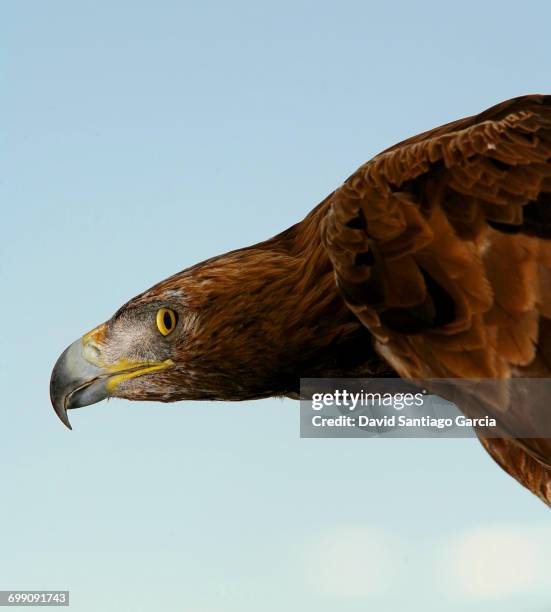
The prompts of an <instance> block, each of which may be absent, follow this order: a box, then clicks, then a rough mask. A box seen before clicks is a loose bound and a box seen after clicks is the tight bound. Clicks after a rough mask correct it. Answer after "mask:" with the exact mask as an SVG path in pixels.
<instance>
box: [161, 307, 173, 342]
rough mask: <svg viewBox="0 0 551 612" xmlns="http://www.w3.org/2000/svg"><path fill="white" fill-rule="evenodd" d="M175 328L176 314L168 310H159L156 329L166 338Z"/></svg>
mask: <svg viewBox="0 0 551 612" xmlns="http://www.w3.org/2000/svg"><path fill="white" fill-rule="evenodd" d="M175 327H176V313H175V312H174V310H171V309H170V308H159V310H158V311H157V329H158V330H159V331H160V332H161V334H163V336H168V334H170V333H171V332H173V331H174V328H175Z"/></svg>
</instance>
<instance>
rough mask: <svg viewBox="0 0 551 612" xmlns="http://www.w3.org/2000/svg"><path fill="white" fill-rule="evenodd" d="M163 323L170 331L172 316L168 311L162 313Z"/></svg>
mask: <svg viewBox="0 0 551 612" xmlns="http://www.w3.org/2000/svg"><path fill="white" fill-rule="evenodd" d="M163 323H164V324H165V327H166V328H167V329H168V330H169V331H170V330H171V329H172V317H171V316H170V313H169V312H165V313H164V315H163Z"/></svg>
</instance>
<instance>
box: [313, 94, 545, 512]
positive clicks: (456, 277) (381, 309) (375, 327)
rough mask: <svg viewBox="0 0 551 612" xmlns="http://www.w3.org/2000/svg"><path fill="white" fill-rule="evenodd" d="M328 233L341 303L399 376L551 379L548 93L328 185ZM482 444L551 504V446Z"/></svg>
mask: <svg viewBox="0 0 551 612" xmlns="http://www.w3.org/2000/svg"><path fill="white" fill-rule="evenodd" d="M322 234H323V240H324V244H325V246H326V248H327V251H328V253H329V256H330V258H331V261H332V263H333V266H334V269H335V273H336V280H337V283H338V286H339V288H340V291H341V293H342V295H343V297H344V299H345V301H346V303H347V304H348V305H349V307H350V308H351V309H352V310H353V312H354V313H355V314H356V315H357V316H358V318H359V319H360V320H361V321H362V322H363V323H364V324H365V325H366V326H367V327H368V328H369V330H370V331H371V333H372V334H373V335H374V337H375V341H376V348H377V350H378V351H379V353H380V354H381V355H382V356H383V357H384V358H385V359H386V360H387V361H388V362H389V363H390V365H391V366H392V367H393V368H394V369H395V370H396V371H397V372H398V373H399V374H400V375H401V376H402V377H407V378H497V379H508V378H510V377H518V376H527V375H529V374H530V372H532V370H530V367H531V365H533V364H538V376H545V377H550V376H551V361H550V359H549V351H548V349H547V348H544V347H543V346H542V345H541V342H540V339H541V338H540V336H541V332H540V330H541V329H542V326H543V325H544V323H543V322H544V321H546V320H547V319H546V318H549V317H551V302H550V298H551V242H548V240H549V239H551V96H525V97H522V98H516V99H513V100H510V101H507V102H504V103H502V104H500V105H498V106H495V107H493V108H491V109H489V110H487V111H485V112H484V113H482V114H480V115H477V116H474V117H469V118H467V119H462V120H460V121H456V122H453V123H451V124H448V125H446V126H442V127H440V128H437V129H435V130H432V131H431V132H426V133H424V134H421V135H419V136H416V137H414V138H411V139H409V140H406V141H404V142H403V143H400V144H398V145H396V146H394V147H392V148H391V149H388V150H386V151H384V152H383V153H381V154H379V155H378V156H376V157H375V158H374V159H373V160H371V161H370V162H368V163H367V164H365V165H364V166H362V167H361V168H359V169H358V170H357V171H356V172H355V173H354V174H353V175H352V176H351V177H350V178H349V179H348V180H347V181H346V182H345V183H344V184H343V185H342V186H341V187H340V188H339V189H337V190H336V191H335V193H334V194H333V196H332V200H331V206H330V208H329V209H328V212H327V215H326V217H325V219H324V223H323V226H322ZM545 324H547V323H545ZM506 408H507V407H503V410H506ZM527 410H528V411H529V407H528V408H527ZM484 444H485V447H486V448H487V450H488V451H489V452H490V453H491V454H492V455H493V456H494V458H496V460H497V461H498V463H500V464H501V465H502V466H504V467H505V469H507V471H509V472H510V473H512V474H513V475H514V476H515V477H516V478H517V479H519V480H520V481H521V482H523V484H525V486H527V487H529V488H530V489H531V490H533V491H534V492H537V493H538V494H539V495H540V496H542V492H545V493H544V494H543V496H544V498H545V499H546V501H547V502H549V503H551V440H539V441H537V442H536V441H533V440H532V441H531V440H524V441H515V440H506V441H502V442H497V441H495V440H494V441H485V442H484ZM523 454H524V455H526V456H524V455H523ZM519 456H523V459H522V466H523V467H522V468H519V467H518V465H517V466H516V467H515V466H514V465H513V464H515V463H518V461H519ZM530 466H533V470H532V472H531V474H532V475H531V476H528V475H527V474H528V472H529V471H530ZM535 466H537V468H536V467H535ZM536 481H537V482H536Z"/></svg>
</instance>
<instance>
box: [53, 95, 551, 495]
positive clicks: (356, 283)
mask: <svg viewBox="0 0 551 612" xmlns="http://www.w3.org/2000/svg"><path fill="white" fill-rule="evenodd" d="M548 240H550V241H548ZM392 376H394V377H395V376H400V377H401V378H404V379H463V380H464V379H484V380H488V379H489V380H496V381H502V382H504V384H508V383H509V382H511V381H516V380H525V379H526V380H528V379H533V378H538V379H542V378H543V379H545V378H550V377H551V96H544V95H530V96H523V97H519V98H514V99H511V100H508V101H506V102H503V103H501V104H498V105H497V106H494V107H492V108H490V109H489V110H486V111H485V112H483V113H481V114H479V115H475V116H472V117H468V118H466V119H460V120H458V121H454V122H453V123H449V124H447V125H444V126H442V127H439V128H436V129H433V130H431V131H428V132H425V133H423V134H420V135H418V136H414V137H413V138H410V139H408V140H405V141H404V142H401V143H399V144H397V145H395V146H393V147H391V148H390V149H387V150H386V151H383V152H382V153H380V154H379V155H377V156H376V157H374V158H373V159H372V160H371V161H369V162H367V163H366V164H364V165H363V166H361V167H360V168H359V169H358V170H356V172H354V174H352V176H350V178H348V179H347V180H346V181H345V182H344V184H343V185H341V186H340V187H339V188H338V189H336V190H335V191H334V192H333V193H332V194H331V195H329V196H328V197H327V198H326V199H325V200H324V201H323V202H321V204H319V205H318V206H317V207H316V208H314V209H313V210H312V212H310V214H309V215H308V216H307V217H306V218H305V219H304V220H303V221H301V222H300V223H297V224H296V225H294V226H293V227H291V228H289V229H287V230H286V231H284V232H282V233H281V234H279V235H277V236H275V237H274V238H271V239H269V240H266V241H265V242H261V243H259V244H256V245H254V246H250V247H246V248H243V249H239V250H237V251H232V252H230V253H226V254H224V255H220V256H218V257H214V258H212V259H209V260H207V261H205V262H202V263H199V264H197V265H195V266H193V267H191V268H189V269H187V270H184V271H183V272H180V273H178V274H175V275H174V276H172V277H170V278H168V279H166V280H164V281H162V282H160V283H158V284H157V285H155V286H154V287H152V288H151V289H149V290H147V291H145V292H144V293H141V294H140V295H138V296H137V297H135V298H133V299H131V300H130V301H129V302H128V303H126V304H125V305H124V306H122V307H121V308H120V309H119V310H118V311H117V312H116V313H115V314H114V315H113V317H112V318H111V319H109V321H107V322H106V323H103V324H101V325H100V326H99V327H96V328H95V329H94V330H92V331H91V332H89V333H87V334H86V335H84V336H83V337H82V338H81V339H79V340H77V341H76V342H75V343H74V344H71V345H70V346H69V347H68V348H67V349H66V350H65V352H64V353H63V354H62V355H61V356H60V358H59V360H58V361H57V363H56V365H55V368H54V370H53V373H52V378H51V386H50V395H51V400H52V403H53V406H54V408H55V411H56V413H57V414H58V415H59V417H60V418H61V420H62V421H63V423H65V425H67V426H68V427H70V425H69V421H68V418H67V410H68V409H71V408H78V407H81V406H86V405H88V404H92V403H95V402H98V401H100V400H102V399H104V398H106V397H108V396H113V397H121V398H126V399H130V400H153V401H162V402H173V401H178V400H186V399H188V400H222V401H234V400H248V399H254V398H264V397H270V396H288V397H297V395H298V393H299V381H300V379H301V378H303V377H392ZM466 395H467V396H468V397H466V398H465V397H459V398H457V397H455V398H454V399H455V400H456V401H457V403H458V405H459V406H460V408H461V409H462V410H463V411H464V412H466V413H468V414H472V413H473V412H476V407H477V406H482V405H485V406H487V407H489V409H490V410H491V411H493V412H494V413H496V412H497V413H499V416H500V418H501V420H502V423H505V424H504V425H503V429H502V431H503V435H502V436H500V437H499V438H488V437H485V436H484V435H482V434H480V432H479V437H480V439H481V442H482V444H483V445H484V447H485V448H486V450H487V451H488V452H489V453H490V454H491V455H492V457H493V458H494V459H495V460H496V461H497V462H498V463H499V464H500V465H501V466H502V467H503V468H504V469H505V470H506V471H507V472H509V474H511V475H512V476H514V477H515V478H516V479H517V480H518V481H520V482H521V483H522V484H523V485H524V486H526V487H527V488H528V489H530V490H531V491H533V492H534V493H536V494H537V495H538V496H539V497H540V498H541V499H542V500H544V501H545V502H546V503H548V504H550V503H551V438H548V437H545V436H542V434H541V431H540V432H538V431H532V433H531V434H530V431H529V433H528V434H527V435H526V436H525V437H518V436H517V437H515V436H512V435H508V434H507V431H508V430H507V422H508V419H509V422H510V423H513V422H516V423H517V424H518V423H519V422H521V423H523V424H524V425H527V428H528V430H530V425H531V424H533V423H535V420H534V410H533V407H532V405H531V395H530V393H529V392H527V393H525V395H524V397H525V401H524V402H523V403H522V406H520V407H519V406H518V405H515V406H512V405H511V402H510V401H509V402H508V400H507V395H506V394H504V395H503V396H500V395H499V394H498V395H494V396H493V397H492V398H488V397H487V396H486V397H485V396H484V394H480V395H479V396H477V395H476V394H475V395H474V396H473V394H472V393H471V394H466ZM496 405H497V408H496ZM549 413H551V406H549ZM511 415H512V416H511ZM534 427H535V426H534Z"/></svg>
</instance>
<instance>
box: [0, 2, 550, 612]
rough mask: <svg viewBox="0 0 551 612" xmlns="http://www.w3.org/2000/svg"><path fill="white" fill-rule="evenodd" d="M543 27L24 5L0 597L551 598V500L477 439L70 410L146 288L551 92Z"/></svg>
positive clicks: (481, 18)
mask: <svg viewBox="0 0 551 612" xmlns="http://www.w3.org/2000/svg"><path fill="white" fill-rule="evenodd" d="M549 23H551V8H550V5H549V4H548V3H546V2H543V1H541V2H530V1H525V2H523V3H521V4H519V3H518V2H514V3H513V2H488V3H482V2H461V3H442V2H438V3H437V2H417V3H408V2H394V3H382V2H380V3H376V4H375V3H369V2H346V1H345V2H338V3H337V2H334V3H328V2H322V3H320V2H301V1H299V2H297V1H293V2H288V1H286V0H283V1H280V2H275V3H270V4H267V3H258V2H254V3H253V2H249V3H247V2H233V3H226V2H201V3H200V2H195V3H190V2H176V1H173V2H170V1H160V2H155V3H152V2H150V3H143V2H135V1H133V2H130V1H128V2H127V1H120V0H119V1H115V2H106V1H104V0H96V1H95V2H82V1H81V2H68V1H66V2H59V1H55V0H52V1H50V2H38V1H34V2H30V1H24V0H22V1H20V2H10V3H4V4H3V7H2V9H1V10H0V45H1V52H0V68H1V83H2V88H1V98H0V104H1V108H0V111H1V117H2V120H1V121H2V143H3V146H2V147H1V149H0V156H1V165H2V172H1V175H2V179H1V180H0V198H1V202H2V223H1V225H0V232H1V236H0V270H1V279H2V287H3V291H2V300H1V304H0V309H1V313H2V319H3V321H4V324H3V325H2V326H1V327H0V340H1V347H2V350H1V351H0V365H1V372H0V376H1V381H0V382H1V384H2V393H3V402H2V411H1V415H2V431H3V439H2V444H1V446H0V482H1V483H2V487H3V492H2V500H3V501H2V504H1V505H0V542H1V544H0V588H3V589H7V588H29V589H30V588H32V589H37V588H63V589H70V590H71V594H72V595H71V596H72V602H73V603H72V609H74V610H78V611H79V612H80V611H82V612H93V611H96V610H104V611H110V610H132V611H144V612H145V611H150V610H154V609H155V610H164V611H170V612H172V611H186V612H188V611H189V612H253V611H256V610H258V609H261V610H264V611H266V612H276V611H277V612H280V610H282V609H288V610H301V611H310V610H316V612H329V611H333V610H335V609H339V610H340V611H341V612H359V611H362V612H363V611H364V610H367V609H370V610H377V611H378V612H390V611H393V610H397V609H407V610H410V611H412V612H416V611H423V612H432V611H436V610H441V609H442V607H445V608H446V609H447V610H450V611H451V612H457V611H463V610H469V611H474V612H479V611H480V612H492V611H494V610H496V611H497V610H499V611H500V612H509V611H511V612H512V611H513V610H514V611H515V612H517V611H518V610H519V609H522V610H523V612H545V611H546V610H548V609H549V607H550V606H551V588H550V587H548V586H547V585H546V584H543V582H541V580H540V581H539V582H538V580H532V581H530V579H528V581H526V580H525V581H524V583H523V582H522V580H521V582H520V586H519V585H518V584H517V583H516V582H515V579H516V578H518V576H520V575H521V574H522V571H521V570H522V568H523V567H524V568H526V567H529V568H530V567H531V566H530V563H533V564H534V565H535V566H537V567H539V568H540V569H542V565H545V564H547V565H546V566H545V568H544V569H545V570H546V575H547V576H548V575H549V571H551V566H550V565H549V561H550V559H549V556H546V554H544V553H542V551H541V550H540V549H538V545H534V546H533V547H532V548H530V547H529V549H528V552H526V551H524V552H523V549H522V546H523V544H522V542H523V541H524V539H526V538H528V539H529V538H532V539H535V540H536V541H540V542H542V541H546V540H545V538H547V537H548V535H549V534H548V533H547V531H546V529H547V528H548V527H549V525H550V524H549V516H548V513H547V510H546V509H545V507H544V506H543V504H541V502H538V501H537V500H536V498H534V497H533V496H532V495H530V494H529V493H528V492H526V491H524V490H523V489H522V488H521V487H520V486H518V485H517V484H516V483H515V482H514V481H513V480H511V479H510V478H508V477H507V476H506V475H505V474H503V473H502V472H501V471H500V470H499V468H497V467H496V466H495V465H494V464H493V462H492V461H491V460H490V459H489V458H488V457H487V456H486V454H485V453H484V451H483V450H482V449H481V448H480V447H479V445H478V444H477V443H476V441H474V440H441V441H439V440H410V441H406V440H377V439H362V440H350V439H347V440H326V439H324V440H315V439H314V440H310V439H302V440H301V439H300V438H299V411H298V404H296V403H294V402H292V401H290V400H289V401H279V400H278V401H276V400H266V401H261V402H247V403H243V404H231V405H224V404H216V405H215V404H208V403H196V404H192V403H187V404H184V403H181V404H177V405H168V406H166V405H161V404H138V403H129V402H123V401H111V402H109V403H103V404H99V405H96V406H92V407H89V408H86V409H83V410H81V411H79V412H78V413H74V414H73V415H72V419H71V420H72V423H73V427H74V431H73V432H69V431H68V430H66V429H65V428H64V427H63V426H62V425H61V423H60V422H59V421H58V419H57V417H56V416H55V414H54V413H53V411H52V409H51V407H50V405H49V399H48V381H49V375H50V370H51V367H52V366H53V363H54V362H55V359H56V358H57V356H58V354H59V353H60V351H61V350H62V349H63V348H64V347H65V346H66V345H67V344H69V343H70V342H71V341H73V340H74V339H76V338H77V337H79V336H80V335H82V333H84V332H85V331H87V330H89V329H90V328H92V327H93V326H94V325H96V324H97V323H99V322H101V321H103V320H105V319H107V318H108V317H109V316H110V315H111V314H112V313H113V312H114V311H115V310H116V309H117V308H118V307H119V306H120V305H121V304H122V303H123V302H125V301H126V300H127V299H129V298H130V297H132V296H133V295H135V294H136V293H138V292H140V291H141V290H143V289H145V288H147V287H149V286H150V285H152V284H153V283H155V282H157V281H158V280H160V279H162V278H164V277H166V276H168V275H169V274H171V273H174V272H176V271H178V270H180V269H182V268H184V267H186V266H188V265H190V264H192V263H194V262H196V261H198V260H201V259H204V258H206V257H209V256H211V255H214V254H217V253H220V252H224V251H227V250H229V249H232V248H236V247H239V246H243V245H246V244H250V243H252V242H256V241H259V240H261V239H263V238H266V237H268V236H270V235H273V234H275V233H277V232H279V231H280V230H282V229H284V228H285V227H287V226H289V225H291V224H292V223H294V222H296V221H297V220H299V219H300V218H302V217H303V216H304V215H305V214H306V213H307V212H308V210H309V209H310V208H312V207H313V206H314V205H315V204H316V203H317V202H318V201H320V200H321V199H322V198H323V197H324V196H325V195H326V194H327V193H328V192H329V191H331V190H332V189H333V188H334V187H335V186H336V185H338V184H339V183H340V182H341V181H342V180H343V179H344V178H346V177H347V176H348V175H349V174H350V173H351V171H353V170H354V169H355V168H356V167H357V166H358V165H359V164H361V163H363V162H364V161H365V160H367V159H368V158H369V157H370V156H372V155H373V154H375V153H376V152H377V151H379V150H381V149H383V148H385V147H387V146H389V145H391V144H393V143H394V142H396V141H397V140H399V139H402V138H405V137H407V136H409V135H412V134H415V133H417V132H419V131H422V130H425V129H428V128H430V127H433V126H436V125H439V124H441V123H444V122H446V121H450V120H453V119H456V118H458V117H460V116H463V115H467V114H471V113H473V112H477V111H480V110H482V109H484V108H485V107H487V106H490V105H492V104H494V103H496V102H498V101H500V100H502V99H505V98H508V97H511V96H514V95H519V94H523V93H530V92H550V91H551V78H550V77H551V60H550V58H551V43H550V39H549ZM494 524H497V525H503V526H504V527H503V529H502V531H500V532H499V533H500V534H503V533H505V536H502V535H499V537H498V541H499V542H507V541H508V540H507V537H509V538H512V540H514V537H513V535H514V534H515V533H518V532H519V530H520V533H521V534H523V535H522V537H521V538H520V541H521V543H520V544H519V543H518V538H517V540H516V542H517V543H516V544H515V546H516V548H515V547H512V548H510V549H509V552H508V554H502V553H500V557H501V559H502V560H503V559H504V560H505V562H506V563H505V567H503V568H501V569H499V568H498V570H499V571H498V570H496V571H498V574H499V576H501V574H500V573H499V572H502V573H503V580H499V579H498V580H497V582H498V583H499V584H502V585H504V592H503V593H501V592H499V584H498V588H497V591H496V590H495V589H494V591H496V592H491V593H490V594H488V593H483V592H482V593H480V592H475V593H474V594H473V593H470V594H469V588H468V585H467V587H466V586H465V584H463V586H462V587H458V586H457V585H455V586H454V580H455V581H456V582H457V580H459V578H457V576H458V574H461V571H463V570H462V569H461V567H463V566H461V563H463V564H465V563H467V565H469V564H470V561H469V560H468V559H469V557H468V555H469V554H470V553H469V550H471V549H472V547H473V546H474V548H475V549H476V548H477V545H476V542H479V541H480V540H476V537H479V536H478V535H476V534H479V533H480V531H482V533H483V534H487V533H490V532H488V529H489V527H490V526H491V525H494ZM500 529H501V528H500ZM530 529H532V530H535V531H533V532H532V531H530ZM508 530H509V531H508ZM466 532H468V533H471V535H470V536H468V535H464V534H465V533H466ZM534 533H535V534H536V536H534ZM472 534H474V535H472ZM507 534H509V535H507ZM511 534H513V535H511ZM530 534H532V535H530ZM542 534H543V535H542ZM490 535H491V533H490ZM484 537H486V536H485V535H483V537H482V541H484ZM488 537H489V536H488ZM462 538H463V539H462ZM469 538H471V539H469ZM472 538H475V540H474V542H475V544H474V545H473V546H471V549H470V548H469V546H470V545H471V544H472V542H473V540H472ZM456 540H458V541H459V543H457V541H456ZM489 541H490V544H489V545H488V546H489V548H491V549H492V550H493V549H494V548H495V546H494V544H495V541H494V540H492V539H491V537H490V540H489ZM547 541H548V542H549V540H547ZM454 542H456V543H455V544H454ZM492 542H494V544H492ZM469 543H470V544H469ZM519 546H520V552H519V551H518V549H519ZM454 547H455V548H454ZM498 548H499V547H498ZM540 548H541V546H540ZM454 551H455V552H454ZM465 551H466V552H465ZM523 554H524V557H523ZM462 555H463V556H462ZM465 555H466V557H465ZM538 555H539V556H538ZM508 556H509V557H510V559H508V558H507V557H508ZM465 558H467V562H465ZM450 559H452V560H451V561H450ZM473 563H474V562H473ZM385 564H386V565H385ZM527 564H528V565H527ZM456 565H458V567H459V566H460V567H459V569H457V567H456ZM471 565H472V564H471ZM517 565H518V567H517ZM473 566H474V567H476V564H474V565H473ZM377 568H378V569H377ZM385 568H386V569H385ZM389 568H390V569H389ZM507 568H509V569H507ZM510 568H513V569H512V570H511V569H510ZM463 569H464V568H463ZM511 571H512V572H513V573H512V574H511ZM339 572H340V575H339ZM385 572H386V574H385ZM389 572H390V573H391V574H392V583H391V584H389V583H388V580H387V579H388V578H389ZM507 572H509V573H507ZM529 573H531V574H533V573H534V572H532V571H530V572H529ZM379 574H381V575H379ZM448 574H451V576H448ZM385 576H386V578H385ZM499 576H498V577H499ZM364 577H365V584H364ZM368 577H369V578H368ZM464 580H467V582H468V577H467V579H464ZM370 581H371V582H373V589H372V588H371V587H369V584H371V582H370ZM448 583H449V584H448ZM385 584H386V586H385ZM339 585H342V587H341V586H339ZM358 585H359V586H358ZM365 585H368V586H365ZM507 585H509V586H510V585H512V591H511V589H509V592H507V588H505V587H506V586H507ZM515 585H516V586H515ZM515 589H516V590H515ZM475 590H476V589H475ZM482 590H483V589H482ZM484 597H486V599H484ZM155 602H158V603H155Z"/></svg>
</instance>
